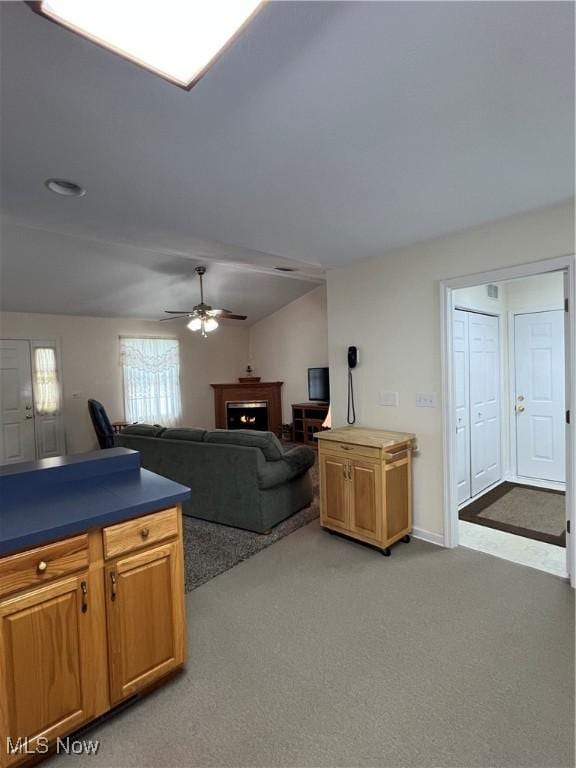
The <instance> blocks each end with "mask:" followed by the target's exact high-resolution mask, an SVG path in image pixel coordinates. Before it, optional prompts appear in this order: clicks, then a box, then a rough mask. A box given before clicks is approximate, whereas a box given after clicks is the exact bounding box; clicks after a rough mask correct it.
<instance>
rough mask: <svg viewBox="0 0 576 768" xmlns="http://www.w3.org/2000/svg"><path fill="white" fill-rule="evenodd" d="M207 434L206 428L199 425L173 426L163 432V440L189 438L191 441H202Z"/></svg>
mask: <svg viewBox="0 0 576 768" xmlns="http://www.w3.org/2000/svg"><path fill="white" fill-rule="evenodd" d="M205 434H206V430H205V429H200V428H198V427H172V428H170V429H165V430H164V432H163V433H162V439H163V440H188V442H191V443H201V442H202V441H203V440H204V435H205Z"/></svg>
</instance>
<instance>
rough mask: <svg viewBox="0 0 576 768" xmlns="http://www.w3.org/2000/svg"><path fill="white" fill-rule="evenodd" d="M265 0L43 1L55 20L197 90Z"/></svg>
mask: <svg viewBox="0 0 576 768" xmlns="http://www.w3.org/2000/svg"><path fill="white" fill-rule="evenodd" d="M263 4H264V3H262V2H260V0H81V2H79V1H78V0H43V2H41V3H40V4H39V8H38V5H37V6H36V7H37V8H38V10H39V11H40V13H42V14H43V15H44V16H47V17H48V18H49V19H51V20H52V21H55V22H56V23H58V24H62V25H63V26H65V27H68V28H69V29H71V30H73V31H74V32H77V33H78V34H80V35H83V36H84V37H87V38H88V39H89V40H92V41H93V42H95V43H98V44H99V45H102V46H104V47H105V48H108V49H109V50H111V51H114V53H117V54H119V55H120V56H124V57H125V58H127V59H130V60H131V61H133V62H135V63H136V64H140V65H141V66H143V67H146V69H149V70H151V71H152V72H155V73H156V74H158V75H160V76H162V77H165V78H167V79H168V80H171V81H172V82H174V83H177V84H178V85H180V86H182V87H183V88H191V87H192V86H193V85H194V83H195V82H196V81H197V80H198V79H199V78H200V77H201V76H202V75H203V74H204V72H205V71H206V69H207V68H208V66H209V65H210V63H211V62H212V61H213V60H214V59H215V58H216V56H217V55H218V54H219V53H220V52H221V51H222V49H223V48H224V47H225V46H226V44H227V43H229V42H231V41H232V39H233V38H234V36H235V35H236V33H238V32H239V30H240V29H241V28H242V27H243V26H244V25H245V24H246V23H247V22H248V21H249V20H250V18H251V17H252V16H253V15H254V14H255V13H256V11H257V10H258V9H259V6H261V5H263Z"/></svg>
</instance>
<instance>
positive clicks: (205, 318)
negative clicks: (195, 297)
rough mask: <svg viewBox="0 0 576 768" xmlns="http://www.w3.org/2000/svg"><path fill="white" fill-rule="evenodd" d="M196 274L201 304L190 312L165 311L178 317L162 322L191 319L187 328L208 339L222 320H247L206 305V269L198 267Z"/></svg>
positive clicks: (168, 318) (241, 316) (226, 310)
mask: <svg viewBox="0 0 576 768" xmlns="http://www.w3.org/2000/svg"><path fill="white" fill-rule="evenodd" d="M194 271H195V272H196V274H197V275H198V277H199V278H200V304H196V306H195V307H194V308H193V309H192V310H191V311H190V312H186V311H185V310H174V309H165V310H164V311H165V313H166V314H167V315H176V317H164V318H162V320H161V321H160V322H161V323H165V322H166V321H168V320H179V319H180V318H182V317H189V318H191V319H190V322H189V323H188V325H187V327H188V328H190V330H191V331H202V336H203V337H204V338H206V336H207V334H208V333H210V331H215V330H216V328H218V320H217V319H216V318H221V319H224V320H246V315H235V314H234V313H233V312H231V311H230V310H229V309H214V308H213V307H211V306H210V305H209V304H205V303H204V286H203V284H202V277H203V276H204V275H205V274H206V267H196V268H195V270H194Z"/></svg>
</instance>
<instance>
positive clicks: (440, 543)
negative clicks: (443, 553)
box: [412, 528, 446, 547]
mask: <svg viewBox="0 0 576 768" xmlns="http://www.w3.org/2000/svg"><path fill="white" fill-rule="evenodd" d="M412 536H414V538H415V539H420V540H421V541H427V542H428V544H435V545H436V546H437V547H445V546H446V545H445V544H444V536H443V535H442V534H441V533H434V532H433V531H426V530H424V528H412Z"/></svg>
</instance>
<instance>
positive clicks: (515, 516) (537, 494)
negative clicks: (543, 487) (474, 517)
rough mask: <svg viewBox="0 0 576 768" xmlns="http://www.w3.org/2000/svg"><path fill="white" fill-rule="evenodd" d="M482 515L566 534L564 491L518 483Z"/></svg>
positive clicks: (485, 517)
mask: <svg viewBox="0 0 576 768" xmlns="http://www.w3.org/2000/svg"><path fill="white" fill-rule="evenodd" d="M478 517H482V518H484V519H488V520H497V521H499V522H501V523H506V524H507V525H516V526H518V527H520V528H527V529H529V530H532V531H539V532H540V533H548V534H550V535H551V536H562V534H563V533H564V528H565V527H566V507H565V497H564V494H560V493H549V492H547V491H540V490H536V489H534V488H522V487H520V486H516V487H514V488H512V490H510V491H508V493H507V494H506V495H505V496H502V498H500V499H498V500H497V501H495V502H494V503H493V504H491V505H490V506H489V507H488V508H487V509H485V510H484V511H483V512H480V514H479V515H478Z"/></svg>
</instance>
